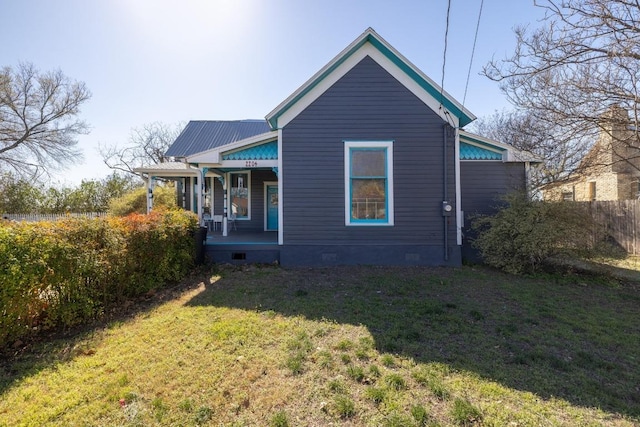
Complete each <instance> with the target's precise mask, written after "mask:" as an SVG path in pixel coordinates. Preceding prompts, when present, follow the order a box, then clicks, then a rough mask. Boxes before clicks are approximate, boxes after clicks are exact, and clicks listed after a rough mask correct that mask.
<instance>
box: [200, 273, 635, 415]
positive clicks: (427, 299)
mask: <svg viewBox="0 0 640 427" xmlns="http://www.w3.org/2000/svg"><path fill="white" fill-rule="evenodd" d="M221 275H222V278H221V279H220V280H218V281H217V282H216V283H214V284H212V285H209V286H208V287H207V289H206V290H205V291H204V292H203V293H200V294H198V295H197V296H196V297H194V298H193V299H192V300H191V301H190V302H189V305H193V306H216V307H232V308H239V309H246V310H252V311H253V310H257V311H269V310H272V311H275V312H277V313H280V314H282V315H285V316H304V317H305V318H308V319H314V320H328V321H335V322H338V323H346V324H353V325H364V326H366V327H367V328H368V330H369V331H370V333H371V334H372V335H373V337H374V340H375V343H376V347H377V349H378V350H379V351H381V352H388V353H395V354H400V355H403V356H407V357H412V358H414V359H415V360H416V362H442V363H446V364H448V365H449V366H450V367H452V368H453V369H457V370H464V371H469V372H473V373H476V374H478V375H480V376H481V377H483V378H485V379H488V380H492V381H496V382H498V383H500V384H503V385H504V386H506V387H510V388H514V389H518V390H523V391H530V392H532V393H535V394H536V395H538V396H540V397H542V398H552V397H555V398H561V399H564V400H566V401H568V402H570V403H571V404H573V405H578V406H584V407H599V408H602V409H603V410H606V411H611V412H616V413H619V414H624V415H628V416H632V417H636V418H637V417H640V356H639V355H640V339H638V338H639V337H640V310H639V309H638V307H639V306H640V290H639V289H638V288H637V287H633V285H620V284H619V283H617V282H610V283H606V282H603V281H602V279H600V278H597V277H589V276H579V275H569V276H560V275H553V276H552V275H550V276H547V277H538V278H521V277H514V276H509V275H504V274H501V273H498V272H495V271H492V270H488V269H484V268H477V267H463V268H461V269H429V268H387V267H385V268H372V267H349V268H346V267H345V268H331V269H320V268H318V269H279V268H272V267H244V268H226V269H223V270H221Z"/></svg>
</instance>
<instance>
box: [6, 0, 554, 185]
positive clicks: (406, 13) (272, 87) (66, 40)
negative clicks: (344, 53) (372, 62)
mask: <svg viewBox="0 0 640 427" xmlns="http://www.w3.org/2000/svg"><path fill="white" fill-rule="evenodd" d="M479 10H480V0H451V11H450V21H449V37H448V48H447V59H446V69H445V79H444V88H445V90H446V91H448V92H449V93H450V94H451V95H452V96H453V97H454V98H456V99H457V100H458V101H459V102H462V101H463V96H464V90H465V83H466V80H467V71H468V67H469V61H470V59H471V51H472V46H473V38H474V33H475V29H476V22H477V19H478V12H479ZM446 11H447V0H422V1H419V0H393V1H392V0H366V1H364V0H317V1H316V0H56V1H47V0H0V17H1V20H2V25H0V40H2V47H1V48H0V66H6V65H9V66H14V65H16V64H17V63H18V62H20V61H27V62H32V63H34V64H35V65H36V66H37V67H38V68H40V69H41V70H51V69H58V68H59V69H61V70H62V71H63V72H64V73H65V74H66V75H67V76H69V77H71V78H73V79H76V80H81V81H84V82H85V83H86V84H87V86H88V87H89V89H90V90H91V92H92V94H93V97H92V98H91V100H89V101H88V102H87V103H86V104H85V106H84V108H83V110H82V118H84V119H85V120H86V121H87V122H88V123H89V125H90V126H91V129H92V130H91V133H90V134H89V135H83V136H81V137H80V138H79V145H80V147H81V149H82V150H83V152H84V157H85V159H84V161H83V162H82V163H80V164H78V165H77V166H75V167H72V168H70V169H68V170H67V171H64V172H62V173H60V174H58V175H57V176H56V177H55V178H56V179H57V182H58V183H62V184H68V185H76V184H78V183H79V182H80V181H81V180H82V179H83V178H84V179H93V178H104V177H105V176H107V175H108V174H109V173H110V171H109V169H108V168H106V166H104V165H103V163H102V160H101V157H100V156H99V154H98V151H97V148H98V145H99V144H101V145H114V144H118V145H122V144H125V143H126V142H127V140H128V138H129V133H130V130H131V129H132V128H135V127H140V126H142V125H144V124H146V123H151V122H155V121H160V122H164V123H168V124H173V123H178V122H185V121H188V120H216V119H217V120H232V119H247V118H264V116H265V115H266V114H267V113H269V112H270V111H271V110H272V109H273V108H274V107H276V106H277V105H278V104H279V103H280V102H281V101H282V100H284V99H285V98H286V97H287V96H289V95H290V94H291V93H292V92H293V91H294V90H295V89H297V88H298V87H299V86H300V85H301V84H303V83H304V82H305V81H306V80H307V79H308V78H309V77H311V76H312V75H313V74H314V73H315V72H316V71H318V70H319V69H320V68H321V67H322V66H324V65H325V64H326V63H327V62H329V61H330V60H331V59H332V58H333V57H334V56H335V55H337V54H338V53H339V52H340V51H341V50H342V49H343V48H345V47H346V46H347V45H348V44H349V43H351V42H352V41H353V40H354V39H355V38H357V37H358V36H359V35H360V34H361V33H362V32H363V31H364V30H365V29H367V28H368V27H372V28H373V29H374V30H376V31H377V32H378V33H379V34H380V35H381V36H382V37H383V38H385V39H386V40H387V41H388V42H389V43H390V44H391V45H393V46H394V47H395V48H396V49H397V50H398V51H400V53H402V54H403V55H404V56H405V57H407V58H408V59H409V60H410V61H411V62H413V63H414V64H415V65H416V66H418V67H419V68H420V69H421V70H422V71H423V72H425V73H426V74H427V75H428V76H429V77H431V78H432V79H433V80H434V81H436V82H437V83H438V84H440V82H441V80H442V61H443V49H444V36H445V20H446ZM541 16H542V11H541V10H540V9H539V8H536V7H534V5H533V0H485V1H484V7H483V12H482V19H481V21H480V29H479V33H478V40H477V45H476V51H475V56H474V61H473V67H472V70H471V78H470V81H469V85H468V92H467V96H466V101H465V107H467V108H468V109H469V110H470V111H471V112H473V113H474V114H475V115H476V116H478V117H482V116H487V115H490V114H491V113H493V112H494V111H496V110H501V109H503V108H507V107H508V104H507V102H506V101H505V99H504V97H503V96H502V94H501V93H500V91H499V88H498V85H497V84H496V83H494V82H491V81H489V80H488V79H487V78H485V77H483V76H480V75H479V72H480V70H481V69H482V66H483V65H484V64H486V63H487V61H489V60H490V59H491V58H492V57H494V56H495V57H496V58H502V57H504V56H505V55H508V54H510V53H512V52H513V48H514V46H515V36H514V34H513V28H514V26H516V25H522V24H531V25H532V26H535V25H537V19H540V18H541Z"/></svg>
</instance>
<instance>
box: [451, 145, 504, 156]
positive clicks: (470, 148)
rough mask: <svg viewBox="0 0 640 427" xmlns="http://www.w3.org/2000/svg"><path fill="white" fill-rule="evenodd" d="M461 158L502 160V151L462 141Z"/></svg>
mask: <svg viewBox="0 0 640 427" xmlns="http://www.w3.org/2000/svg"><path fill="white" fill-rule="evenodd" d="M460 160H502V153H497V152H495V151H492V150H488V149H486V148H483V147H478V146H477V145H471V144H468V143H466V142H460Z"/></svg>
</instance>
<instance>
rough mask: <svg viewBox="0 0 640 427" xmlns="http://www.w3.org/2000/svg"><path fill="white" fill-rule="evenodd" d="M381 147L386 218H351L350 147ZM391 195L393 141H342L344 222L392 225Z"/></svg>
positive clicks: (359, 225)
mask: <svg viewBox="0 0 640 427" xmlns="http://www.w3.org/2000/svg"><path fill="white" fill-rule="evenodd" d="M353 148H357V149H362V148H365V149H366V148H383V149H386V154H387V155H386V159H387V164H386V172H387V176H386V179H387V220H386V221H385V222H378V221H376V222H373V221H363V220H353V219H352V218H351V149H353ZM393 200H394V196H393V141H391V140H387V141H369V140H367V141H348V140H347V141H344V223H345V225H347V226H358V227H363V226H364V227H381V226H382V227H389V226H393V225H394V201H393Z"/></svg>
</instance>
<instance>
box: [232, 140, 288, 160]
mask: <svg viewBox="0 0 640 427" xmlns="http://www.w3.org/2000/svg"><path fill="white" fill-rule="evenodd" d="M222 160H278V141H271V142H267V143H266V144H261V145H255V146H253V147H249V148H245V149H244V150H239V151H235V152H233V153H229V154H223V155H222Z"/></svg>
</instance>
